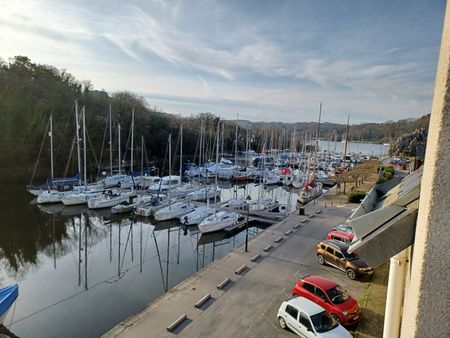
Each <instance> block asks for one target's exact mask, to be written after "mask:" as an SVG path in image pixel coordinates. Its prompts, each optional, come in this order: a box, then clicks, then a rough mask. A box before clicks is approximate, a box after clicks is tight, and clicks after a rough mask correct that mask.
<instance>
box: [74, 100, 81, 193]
mask: <svg viewBox="0 0 450 338" xmlns="http://www.w3.org/2000/svg"><path fill="white" fill-rule="evenodd" d="M75 126H76V129H77V133H76V134H77V156H78V174H79V175H80V178H79V179H78V185H81V152H80V121H79V119H78V102H77V100H75Z"/></svg>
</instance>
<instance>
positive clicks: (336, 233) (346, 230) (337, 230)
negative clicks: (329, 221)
mask: <svg viewBox="0 0 450 338" xmlns="http://www.w3.org/2000/svg"><path fill="white" fill-rule="evenodd" d="M354 237H355V234H354V233H353V229H352V227H350V226H348V225H345V224H339V225H336V226H334V227H333V230H331V231H330V232H329V233H328V235H327V239H336V240H338V241H342V242H345V243H351V242H352V241H353V238H354Z"/></svg>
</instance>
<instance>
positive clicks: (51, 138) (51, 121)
mask: <svg viewBox="0 0 450 338" xmlns="http://www.w3.org/2000/svg"><path fill="white" fill-rule="evenodd" d="M49 136H50V173H51V176H52V184H53V178H54V173H53V114H50V133H49Z"/></svg>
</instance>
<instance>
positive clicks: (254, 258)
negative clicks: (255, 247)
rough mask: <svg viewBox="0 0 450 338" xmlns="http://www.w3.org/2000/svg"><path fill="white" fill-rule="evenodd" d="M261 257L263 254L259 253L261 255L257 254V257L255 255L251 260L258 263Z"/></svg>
mask: <svg viewBox="0 0 450 338" xmlns="http://www.w3.org/2000/svg"><path fill="white" fill-rule="evenodd" d="M259 257H261V254H260V253H259V254H256V255H254V256H253V257H252V258H250V260H251V261H252V262H255V261H257V260H258V258H259Z"/></svg>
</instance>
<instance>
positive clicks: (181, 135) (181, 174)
mask: <svg viewBox="0 0 450 338" xmlns="http://www.w3.org/2000/svg"><path fill="white" fill-rule="evenodd" d="M182 176H183V125H181V126H180V179H181V177H182Z"/></svg>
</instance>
